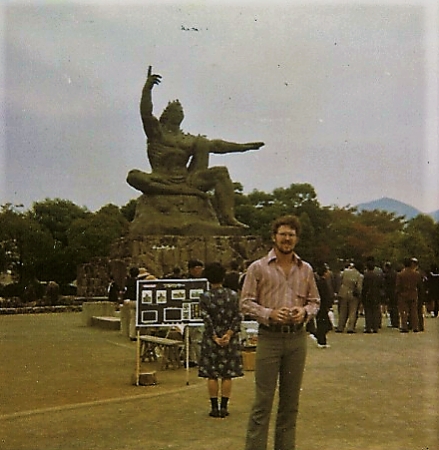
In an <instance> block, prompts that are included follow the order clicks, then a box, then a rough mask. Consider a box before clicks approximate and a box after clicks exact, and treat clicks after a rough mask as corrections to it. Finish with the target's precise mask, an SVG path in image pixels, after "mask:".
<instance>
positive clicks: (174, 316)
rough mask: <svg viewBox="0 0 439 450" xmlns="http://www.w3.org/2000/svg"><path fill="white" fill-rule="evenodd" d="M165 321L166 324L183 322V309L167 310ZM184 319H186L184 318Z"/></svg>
mask: <svg viewBox="0 0 439 450" xmlns="http://www.w3.org/2000/svg"><path fill="white" fill-rule="evenodd" d="M163 319H164V321H165V322H181V320H182V309H181V308H165V309H164V310H163ZM183 319H184V317H183Z"/></svg>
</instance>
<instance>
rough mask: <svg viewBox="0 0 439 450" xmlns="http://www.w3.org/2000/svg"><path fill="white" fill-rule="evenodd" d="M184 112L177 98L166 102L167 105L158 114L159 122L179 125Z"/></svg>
mask: <svg viewBox="0 0 439 450" xmlns="http://www.w3.org/2000/svg"><path fill="white" fill-rule="evenodd" d="M183 119H184V113H183V107H182V106H181V103H180V102H179V101H178V100H174V101H172V102H169V103H168V106H167V107H166V108H165V109H164V110H163V112H162V115H161V116H160V123H162V124H167V123H169V124H171V125H177V126H180V124H181V122H183Z"/></svg>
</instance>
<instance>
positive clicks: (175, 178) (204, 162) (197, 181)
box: [127, 66, 264, 227]
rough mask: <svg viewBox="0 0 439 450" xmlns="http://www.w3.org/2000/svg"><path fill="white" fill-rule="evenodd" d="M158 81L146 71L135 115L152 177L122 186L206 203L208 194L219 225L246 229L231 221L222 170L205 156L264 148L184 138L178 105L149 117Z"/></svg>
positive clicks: (140, 175)
mask: <svg viewBox="0 0 439 450" xmlns="http://www.w3.org/2000/svg"><path fill="white" fill-rule="evenodd" d="M161 79H162V77H161V75H158V74H152V73H151V66H149V69H148V76H147V79H146V83H145V86H144V88H143V91H142V98H141V102H140V114H141V117H142V122H143V128H144V130H145V134H146V136H147V143H148V145H147V154H148V159H149V162H150V164H151V168H152V173H145V172H142V171H140V170H131V171H130V172H129V174H128V177H127V182H128V184H130V185H131V186H132V187H134V188H135V189H137V190H139V191H141V192H143V194H146V195H190V196H199V197H202V198H206V197H207V194H206V192H208V191H210V190H213V191H214V197H215V205H216V208H217V210H218V216H219V217H220V218H221V220H222V222H223V224H224V225H229V226H235V227H236V226H238V227H245V225H244V224H242V223H241V222H239V221H238V220H237V219H236V218H235V215H234V189H233V183H232V180H231V179H230V176H229V172H228V170H227V168H226V167H210V168H209V154H210V153H217V154H224V153H234V152H245V151H247V150H257V149H259V148H260V147H262V146H263V145H264V143H263V142H248V143H244V144H238V143H234V142H227V141H223V140H220V139H214V140H209V139H207V138H206V137H204V136H200V135H198V136H193V135H191V134H188V133H184V132H183V131H182V130H181V128H180V124H181V122H182V121H183V119H184V114H183V108H182V106H181V104H180V102H179V101H178V100H175V101H173V102H169V104H168V106H167V107H166V108H165V110H164V111H163V113H162V115H161V116H160V119H157V118H156V117H155V116H154V115H153V104H152V95H151V93H152V89H153V87H154V86H155V85H158V84H160V82H161Z"/></svg>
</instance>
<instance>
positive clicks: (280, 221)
mask: <svg viewBox="0 0 439 450" xmlns="http://www.w3.org/2000/svg"><path fill="white" fill-rule="evenodd" d="M282 225H286V226H288V227H290V228H292V229H293V230H295V231H296V234H297V236H300V232H301V231H302V227H301V225H300V220H299V218H298V217H297V216H282V217H279V218H277V219H276V220H274V221H273V223H272V224H271V233H272V235H275V234H276V233H277V230H278V229H279V228H280V227H281V226H282Z"/></svg>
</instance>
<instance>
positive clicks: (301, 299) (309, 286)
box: [240, 249, 320, 325]
mask: <svg viewBox="0 0 439 450" xmlns="http://www.w3.org/2000/svg"><path fill="white" fill-rule="evenodd" d="M293 259H294V261H295V262H296V264H294V265H293V267H292V268H291V270H290V272H289V274H288V275H286V274H285V272H284V271H283V270H282V268H281V267H279V265H278V263H277V258H276V253H275V251H274V249H272V250H270V252H269V253H268V255H266V256H264V257H263V258H261V259H258V260H257V261H255V262H254V263H252V264H251V265H250V267H249V268H248V271H247V274H246V276H245V281H244V285H243V287H242V292H241V300H240V304H241V311H242V312H243V314H246V315H249V316H250V317H251V318H252V319H254V320H257V321H258V322H259V323H263V324H265V325H268V323H269V316H270V313H271V311H272V310H273V309H279V308H282V307H284V306H286V307H288V308H292V307H294V306H304V307H305V309H306V312H307V313H308V320H309V319H310V318H313V317H315V316H316V314H317V312H318V310H319V306H320V296H319V292H318V290H317V286H316V282H315V278H314V273H313V270H312V267H311V266H310V265H309V264H308V263H306V262H305V261H302V260H301V259H300V258H299V257H298V256H297V255H296V254H295V253H293Z"/></svg>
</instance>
